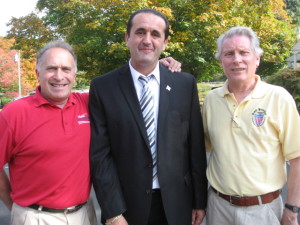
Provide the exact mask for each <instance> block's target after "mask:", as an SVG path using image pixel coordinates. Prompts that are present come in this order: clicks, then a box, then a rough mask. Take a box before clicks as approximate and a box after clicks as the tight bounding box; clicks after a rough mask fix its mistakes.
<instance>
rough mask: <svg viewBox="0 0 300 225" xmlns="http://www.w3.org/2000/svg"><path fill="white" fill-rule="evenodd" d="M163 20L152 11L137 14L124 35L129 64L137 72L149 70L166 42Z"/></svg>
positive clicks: (153, 66) (156, 60) (153, 65)
mask: <svg viewBox="0 0 300 225" xmlns="http://www.w3.org/2000/svg"><path fill="white" fill-rule="evenodd" d="M165 28H166V23H165V21H164V20H163V19H162V18H161V17H159V16H157V15H154V14H152V13H140V14H137V15H136V16H135V17H134V18H133V21H132V28H131V30H130V34H129V35H128V34H126V35H125V39H126V44H127V47H128V48H129V50H130V55H131V64H132V66H133V67H134V68H135V69H136V70H137V71H139V72H142V73H144V75H147V74H145V73H147V72H149V73H150V72H151V71H152V70H153V69H154V68H155V66H156V64H157V62H158V59H159V56H160V54H161V52H162V51H164V50H165V47H166V45H167V43H168V40H167V39H166V40H165Z"/></svg>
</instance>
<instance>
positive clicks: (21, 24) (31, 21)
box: [7, 12, 59, 59]
mask: <svg viewBox="0 0 300 225" xmlns="http://www.w3.org/2000/svg"><path fill="white" fill-rule="evenodd" d="M8 26H10V27H11V29H10V30H9V31H8V32H7V38H13V39H15V43H14V44H13V48H14V49H19V50H22V53H23V54H22V57H23V58H25V59H30V58H34V57H35V53H36V52H37V51H38V50H39V49H40V48H41V47H42V46H43V45H44V44H45V43H46V42H48V41H50V40H53V39H56V38H58V37H59V34H57V33H55V32H54V31H53V29H50V27H49V26H46V25H45V24H44V22H43V21H42V20H41V19H40V18H39V17H38V15H37V14H35V13H33V12H32V13H30V14H29V15H27V16H23V17H20V18H15V17H12V19H11V20H10V21H9V23H8Z"/></svg>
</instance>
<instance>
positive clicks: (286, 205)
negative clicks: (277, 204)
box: [284, 203, 300, 213]
mask: <svg viewBox="0 0 300 225" xmlns="http://www.w3.org/2000/svg"><path fill="white" fill-rule="evenodd" d="M284 206H285V208H287V209H289V210H291V211H293V212H294V213H299V212H300V207H298V206H294V205H290V204H287V203H285V205H284Z"/></svg>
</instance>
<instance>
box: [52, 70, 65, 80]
mask: <svg viewBox="0 0 300 225" xmlns="http://www.w3.org/2000/svg"><path fill="white" fill-rule="evenodd" d="M54 78H55V79H56V80H63V78H64V76H63V71H62V69H61V68H57V70H56V71H55V74H54Z"/></svg>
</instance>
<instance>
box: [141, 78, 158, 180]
mask: <svg viewBox="0 0 300 225" xmlns="http://www.w3.org/2000/svg"><path fill="white" fill-rule="evenodd" d="M152 76H153V75H149V76H142V75H141V76H140V77H139V81H140V82H141V83H142V85H143V90H142V95H141V98H140V106H141V109H142V113H143V118H144V122H145V127H146V131H147V135H148V140H149V145H150V149H151V154H152V160H153V180H155V179H157V164H156V146H155V138H156V129H155V114H154V103H153V98H152V94H151V90H150V88H149V84H148V82H149V81H150V79H151V77H152Z"/></svg>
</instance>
